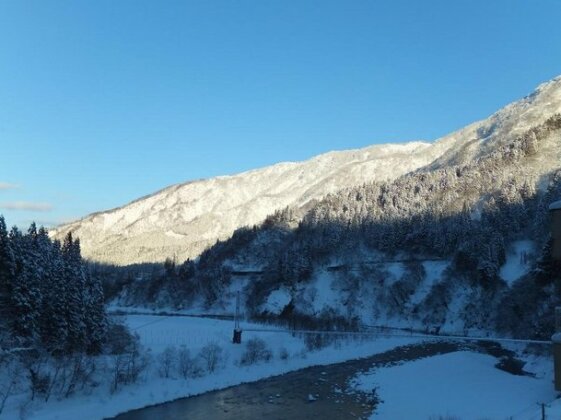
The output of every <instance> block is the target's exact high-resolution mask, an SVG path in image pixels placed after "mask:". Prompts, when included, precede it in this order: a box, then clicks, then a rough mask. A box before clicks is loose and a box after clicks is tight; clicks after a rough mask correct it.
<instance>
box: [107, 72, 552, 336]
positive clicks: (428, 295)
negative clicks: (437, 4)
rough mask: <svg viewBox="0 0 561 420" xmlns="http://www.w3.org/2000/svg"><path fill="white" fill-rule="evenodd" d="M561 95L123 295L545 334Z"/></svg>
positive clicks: (146, 300) (280, 216)
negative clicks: (238, 297) (239, 300)
mask: <svg viewBox="0 0 561 420" xmlns="http://www.w3.org/2000/svg"><path fill="white" fill-rule="evenodd" d="M560 99H561V79H560V78H557V79H555V80H553V81H551V82H549V83H546V84H544V85H542V86H540V87H539V88H538V90H537V91H536V93H534V94H532V95H530V96H529V97H527V98H524V99H523V100H521V101H519V102H517V103H515V104H512V105H510V106H508V107H506V108H505V109H503V110H501V111H499V112H498V113H496V114H494V115H493V116H491V117H490V118H489V119H487V120H485V121H484V122H480V123H477V124H475V125H472V126H469V127H468V128H466V129H463V130H460V131H459V132H457V133H456V134H453V135H450V136H447V137H445V138H443V139H442V140H440V141H439V142H437V143H435V144H434V145H432V146H430V147H431V148H432V149H433V150H434V149H436V148H441V150H442V149H445V152H443V153H440V157H439V158H438V159H436V160H435V161H433V162H432V163H431V164H430V165H427V166H425V167H422V168H419V169H417V170H415V171H412V172H410V173H407V174H404V175H403V176H401V177H399V178H397V179H394V180H388V181H378V180H371V181H370V182H368V183H365V184H362V185H358V186H351V187H347V188H344V189H342V190H340V191H337V192H335V193H331V194H328V195H327V196H326V197H325V198H323V199H321V200H318V201H317V202H314V203H311V204H310V206H308V208H307V209H306V211H305V212H304V214H303V215H301V214H300V213H301V212H300V211H299V210H298V209H297V208H286V209H284V210H282V211H277V212H276V213H275V214H273V215H271V216H270V217H268V218H267V219H266V221H265V222H264V223H262V224H261V225H260V226H259V227H256V228H253V229H239V230H237V231H236V232H235V233H234V235H233V236H232V238H231V239H229V240H227V241H225V242H221V243H218V244H216V245H215V246H213V247H211V248H210V249H208V250H206V251H205V252H203V253H202V255H201V256H200V258H199V259H198V261H197V262H196V263H192V262H188V263H186V264H183V265H181V266H178V267H173V266H167V267H166V272H165V273H164V274H162V275H152V276H147V277H143V278H142V281H134V282H132V283H130V284H129V285H125V286H124V288H123V289H122V291H121V292H120V293H118V295H117V296H116V297H117V300H118V302H119V303H120V304H121V305H141V306H145V305H149V306H154V307H174V308H186V307H187V308H199V310H208V309H213V310H220V309H221V308H222V309H223V310H228V309H229V308H231V304H232V302H233V296H234V293H235V291H237V290H242V291H243V292H244V296H245V301H246V302H245V304H246V311H247V313H248V314H250V315H251V316H253V317H266V318H275V319H277V318H280V319H284V320H295V319H298V320H300V322H313V323H318V322H319V323H320V325H324V324H322V323H324V322H325V325H331V326H333V325H337V323H342V324H351V325H356V323H357V322H358V323H366V324H382V325H391V326H399V327H415V328H421V329H424V328H438V329H440V328H444V329H446V330H448V331H450V332H456V333H457V332H461V333H467V332H468V331H469V330H472V329H475V330H486V331H488V330H490V329H497V330H501V331H503V332H507V333H509V334H513V335H519V336H528V335H533V336H539V337H545V336H547V334H549V332H550V330H551V327H552V319H553V318H552V314H553V309H552V308H553V307H554V305H555V304H557V303H558V302H560V299H561V293H560V290H559V288H560V287H561V279H559V278H558V277H559V274H560V273H561V271H560V270H558V269H557V268H554V267H555V265H554V264H553V263H552V261H551V258H550V251H549V242H548V232H547V229H548V222H547V217H548V215H547V212H548V207H549V205H550V204H551V203H552V202H554V201H556V200H558V199H559V197H561V112H560V111H561V106H560V105H561V100H560ZM458 139H464V140H465V139H470V140H469V141H468V140H466V141H464V142H463V143H462V142H460V141H459V140H458Z"/></svg>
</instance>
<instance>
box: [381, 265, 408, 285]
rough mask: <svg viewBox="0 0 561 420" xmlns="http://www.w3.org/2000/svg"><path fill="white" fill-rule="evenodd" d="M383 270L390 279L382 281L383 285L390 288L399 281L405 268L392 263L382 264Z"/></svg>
mask: <svg viewBox="0 0 561 420" xmlns="http://www.w3.org/2000/svg"><path fill="white" fill-rule="evenodd" d="M384 267H385V269H386V270H387V271H388V273H389V274H390V277H389V278H388V279H386V280H385V281H384V284H386V285H388V286H390V285H392V284H393V283H395V282H396V281H398V280H401V277H403V273H405V266H404V265H403V263H401V262H392V263H387V264H384Z"/></svg>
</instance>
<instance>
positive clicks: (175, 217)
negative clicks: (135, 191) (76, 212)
mask: <svg viewBox="0 0 561 420" xmlns="http://www.w3.org/2000/svg"><path fill="white" fill-rule="evenodd" d="M555 113H561V76H560V77H557V78H555V79H553V80H551V81H550V82H547V83H544V84H542V85H540V86H539V87H538V88H537V90H536V91H535V92H534V93H532V94H531V95H529V96H527V97H525V98H523V99H522V100H520V101H517V102H515V103H513V104H511V105H508V106H506V107H505V108H503V109H502V110H500V111H498V112H497V113H495V114H493V115H492V116H491V117H489V118H487V119H486V120H483V121H480V122H477V123H474V124H471V125H469V126H467V127H465V128H463V129H461V130H459V131H457V132H454V133H452V134H450V135H447V136H445V137H443V138H441V139H439V140H437V141H436V142H434V143H425V142H411V143H405V144H389V145H377V146H371V147H367V148H364V149H359V150H350V151H342V152H330V153H326V154H323V155H320V156H317V157H315V158H313V159H310V160H308V161H305V162H298V163H280V164H277V165H273V166H270V167H266V168H262V169H257V170H253V171H249V172H244V173H241V174H238V175H233V176H223V177H216V178H211V179H207V180H201V181H193V182H188V183H184V184H180V185H175V186H171V187H169V188H166V189H164V190H162V191H159V192H157V193H155V194H153V195H151V196H148V197H144V198H141V199H139V200H136V201H134V202H132V203H130V204H128V205H126V206H123V207H121V208H117V209H114V210H109V211H105V212H100V213H95V214H92V215H90V216H87V217H85V218H84V219H81V220H79V221H76V222H73V223H70V224H67V225H64V226H61V227H59V228H58V229H56V230H53V231H52V233H51V234H52V236H54V237H57V238H61V237H63V236H64V235H65V234H66V233H67V232H69V231H72V232H73V233H74V234H75V235H76V236H78V237H80V240H81V242H82V250H83V255H84V256H85V257H87V258H90V259H93V260H97V261H104V262H112V263H116V264H130V263H135V262H151V261H163V260H164V259H165V258H167V257H174V256H175V257H176V258H177V260H178V261H181V260H183V259H186V258H188V257H194V256H196V255H197V254H199V253H200V252H201V251H202V250H203V249H204V248H205V247H207V246H208V245H209V244H212V243H214V242H215V241H216V240H217V239H225V238H227V237H229V236H230V235H231V234H232V232H233V231H234V230H235V229H236V228H238V227H241V226H244V225H253V224H256V223H259V222H261V221H262V220H264V218H265V217H266V216H267V215H269V214H272V213H273V212H274V211H275V210H278V209H282V208H284V207H286V206H294V207H302V206H305V205H306V203H308V202H310V200H313V199H319V198H321V197H323V196H325V195H326V194H328V193H331V192H335V191H337V190H339V189H342V188H345V187H349V186H354V185H360V184H362V183H364V182H368V181H372V180H391V179H395V178H397V177H399V176H401V175H403V174H405V173H408V172H411V171H414V170H417V169H420V168H422V167H430V168H436V167H442V166H446V165H448V164H458V163H462V162H467V161H469V160H470V159H472V158H474V157H476V156H478V155H480V154H484V153H486V152H489V151H490V150H491V149H492V148H494V147H496V146H497V145H498V144H499V145H500V144H501V143H502V141H503V139H504V140H505V141H506V140H509V139H512V138H513V136H516V135H517V134H521V133H523V132H524V131H525V130H527V129H528V128H530V127H533V126H536V125H539V124H541V123H543V122H544V121H545V120H546V119H547V118H549V117H550V116H552V115H553V114H555Z"/></svg>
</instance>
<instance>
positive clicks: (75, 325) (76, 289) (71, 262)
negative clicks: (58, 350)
mask: <svg viewBox="0 0 561 420" xmlns="http://www.w3.org/2000/svg"><path fill="white" fill-rule="evenodd" d="M62 256H63V259H64V266H63V272H64V274H63V277H64V282H65V286H66V295H67V306H66V308H65V309H66V322H67V324H68V342H67V350H68V351H70V352H73V351H84V350H85V349H86V348H87V337H86V331H85V329H86V325H85V322H84V289H85V276H84V270H83V267H82V259H81V256H80V242H79V240H76V241H75V240H73V238H72V233H71V232H69V233H68V235H66V238H64V243H63V245H62Z"/></svg>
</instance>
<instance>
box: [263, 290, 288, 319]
mask: <svg viewBox="0 0 561 420" xmlns="http://www.w3.org/2000/svg"><path fill="white" fill-rule="evenodd" d="M291 300H292V295H291V294H290V291H289V290H288V289H286V288H281V289H277V290H273V291H272V292H271V293H270V294H269V296H268V297H267V300H266V301H265V303H264V304H263V306H262V307H261V310H262V311H265V312H268V313H270V314H274V315H279V314H280V313H281V312H282V310H283V309H284V307H285V306H286V305H288V304H289V303H290V301H291Z"/></svg>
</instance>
